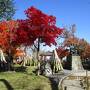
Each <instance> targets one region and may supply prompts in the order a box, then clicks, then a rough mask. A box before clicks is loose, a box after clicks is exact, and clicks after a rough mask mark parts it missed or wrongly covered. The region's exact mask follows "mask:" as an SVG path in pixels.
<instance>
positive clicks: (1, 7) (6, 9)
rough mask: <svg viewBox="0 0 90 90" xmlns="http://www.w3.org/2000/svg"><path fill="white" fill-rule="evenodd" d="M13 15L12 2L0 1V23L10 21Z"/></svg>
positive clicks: (8, 0) (10, 0) (11, 0)
mask: <svg viewBox="0 0 90 90" xmlns="http://www.w3.org/2000/svg"><path fill="white" fill-rule="evenodd" d="M14 14H15V8H14V2H13V0H0V21H1V20H10V19H11V18H12V17H13V15H14Z"/></svg>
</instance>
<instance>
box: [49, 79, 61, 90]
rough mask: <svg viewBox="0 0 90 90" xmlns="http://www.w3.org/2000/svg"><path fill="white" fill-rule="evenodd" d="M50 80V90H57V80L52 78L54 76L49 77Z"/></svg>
mask: <svg viewBox="0 0 90 90" xmlns="http://www.w3.org/2000/svg"><path fill="white" fill-rule="evenodd" d="M49 80H50V82H51V88H52V90H59V89H58V80H57V79H54V78H49Z"/></svg>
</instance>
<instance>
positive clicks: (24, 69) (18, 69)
mask: <svg viewBox="0 0 90 90" xmlns="http://www.w3.org/2000/svg"><path fill="white" fill-rule="evenodd" d="M26 68H27V67H23V66H20V67H14V71H16V72H26Z"/></svg>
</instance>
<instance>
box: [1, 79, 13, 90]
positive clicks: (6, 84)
mask: <svg viewBox="0 0 90 90" xmlns="http://www.w3.org/2000/svg"><path fill="white" fill-rule="evenodd" d="M0 82H3V83H4V84H5V86H6V88H7V90H14V89H13V87H12V86H11V85H10V84H9V82H8V81H7V80H5V79H0Z"/></svg>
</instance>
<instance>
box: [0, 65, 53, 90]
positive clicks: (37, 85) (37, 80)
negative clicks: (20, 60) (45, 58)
mask: <svg viewBox="0 0 90 90" xmlns="http://www.w3.org/2000/svg"><path fill="white" fill-rule="evenodd" d="M19 69H20V67H19ZM19 69H16V71H17V72H0V90H52V89H51V83H50V81H49V79H48V78H46V77H43V76H36V75H35V74H34V73H33V70H34V69H35V67H33V66H30V67H27V68H26V70H25V71H23V72H19ZM21 69H22V68H21ZM20 71H21V70H20Z"/></svg>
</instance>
